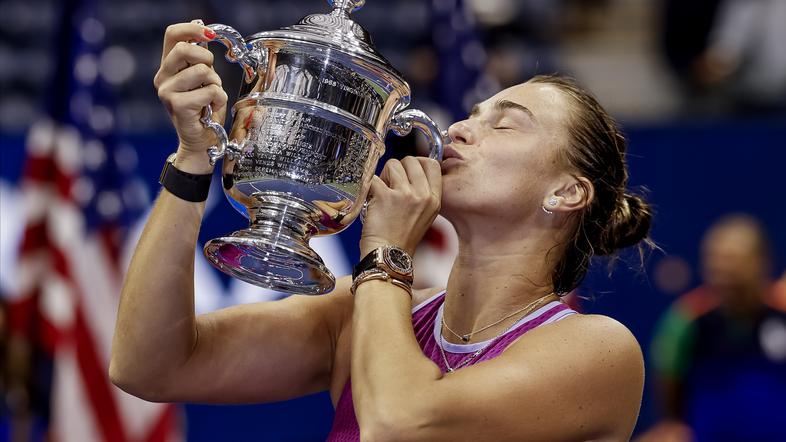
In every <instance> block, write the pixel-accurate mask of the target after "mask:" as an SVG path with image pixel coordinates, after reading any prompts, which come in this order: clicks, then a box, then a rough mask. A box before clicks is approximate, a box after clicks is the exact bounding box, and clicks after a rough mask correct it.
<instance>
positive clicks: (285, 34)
mask: <svg viewBox="0 0 786 442" xmlns="http://www.w3.org/2000/svg"><path fill="white" fill-rule="evenodd" d="M327 3H328V4H329V5H330V6H332V7H333V10H332V11H331V12H329V13H327V14H311V15H308V16H306V17H304V18H303V19H302V20H300V22H298V23H297V24H296V25H292V26H288V27H285V28H281V29H279V30H276V31H265V32H260V33H257V34H254V35H252V36H251V37H249V40H255V39H275V40H296V41H301V42H305V43H316V44H323V45H326V46H329V47H330V48H333V49H338V50H339V51H342V52H345V53H348V54H351V55H353V56H358V57H360V58H363V59H365V60H368V61H371V62H372V63H374V64H376V65H378V66H379V67H380V68H382V69H383V70H385V71H388V72H390V73H392V74H393V75H394V76H396V77H397V78H399V79H400V80H401V82H402V83H405V81H404V79H403V77H402V76H401V74H400V73H399V72H398V71H397V70H396V69H395V68H394V67H393V65H391V64H390V62H389V61H388V60H387V59H385V57H383V56H382V54H380V53H379V51H377V49H376V47H375V46H374V43H373V42H372V40H371V34H369V32H368V31H367V30H366V29H365V28H363V26H361V25H359V24H358V23H357V22H355V21H354V20H352V18H350V14H351V13H352V12H354V11H357V10H358V9H360V8H361V7H362V6H363V4H365V0H327Z"/></svg>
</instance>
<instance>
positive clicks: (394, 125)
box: [390, 109, 451, 161]
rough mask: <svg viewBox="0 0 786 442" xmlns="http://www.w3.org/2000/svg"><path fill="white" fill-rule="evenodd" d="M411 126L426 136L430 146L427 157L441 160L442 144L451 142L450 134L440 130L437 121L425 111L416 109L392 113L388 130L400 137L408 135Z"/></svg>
mask: <svg viewBox="0 0 786 442" xmlns="http://www.w3.org/2000/svg"><path fill="white" fill-rule="evenodd" d="M413 128H415V129H418V130H419V131H421V132H423V134H424V135H425V136H426V138H428V142H429V145H430V146H431V151H430V152H429V155H428V156H429V158H431V159H434V160H437V161H442V150H443V146H444V145H445V144H446V143H450V142H451V139H450V136H449V135H448V133H447V131H440V130H439V127H438V126H437V123H435V122H434V120H432V119H431V118H430V117H429V116H428V115H426V113H425V112H423V111H421V110H418V109H407V110H405V111H403V112H399V113H398V114H396V115H394V116H393V120H391V122H390V130H392V131H393V133H395V134H396V135H398V136H400V137H403V136H405V135H408V134H409V133H410V132H411V131H412V129H413Z"/></svg>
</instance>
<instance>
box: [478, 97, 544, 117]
mask: <svg viewBox="0 0 786 442" xmlns="http://www.w3.org/2000/svg"><path fill="white" fill-rule="evenodd" d="M494 108H495V109H496V110H498V111H500V112H504V111H506V110H508V109H513V110H518V111H521V112H524V113H525V114H527V115H528V116H529V117H530V118H532V119H533V120H534V119H535V114H533V113H532V111H531V110H529V108H528V107H526V106H524V105H521V104H518V103H516V102H513V101H510V100H499V101H497V102H496V103H494ZM479 113H480V105H478V104H476V105H474V106H472V110H471V111H470V113H469V116H470V117H473V116H476V115H478V114H479Z"/></svg>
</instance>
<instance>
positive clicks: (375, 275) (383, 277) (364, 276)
mask: <svg viewBox="0 0 786 442" xmlns="http://www.w3.org/2000/svg"><path fill="white" fill-rule="evenodd" d="M371 280H379V281H387V282H389V283H391V284H393V285H395V286H396V287H399V288H402V289H404V290H406V292H407V294H408V295H409V297H410V298H411V297H412V286H411V285H410V284H408V283H407V282H405V281H401V280H400V279H396V278H394V277H392V276H390V275H389V274H388V273H387V272H385V271H383V270H379V269H372V270H366V271H364V272H363V273H361V274H359V275H358V277H357V278H355V279H354V280H353V281H352V287H350V289H349V291H350V293H352V295H353V296H354V295H355V291H357V289H358V286H359V285H360V284H363V283H364V282H366V281H371Z"/></svg>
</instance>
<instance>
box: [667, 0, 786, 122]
mask: <svg viewBox="0 0 786 442" xmlns="http://www.w3.org/2000/svg"><path fill="white" fill-rule="evenodd" d="M664 26H665V27H664V49H665V52H666V57H667V59H668V61H669V63H670V64H671V66H672V68H673V69H674V70H675V72H676V74H677V76H678V77H679V79H680V80H681V81H682V84H683V85H684V86H685V91H686V93H687V99H688V102H689V107H690V108H692V109H691V110H693V111H700V112H710V113H713V112H714V113H717V112H718V111H721V112H723V111H731V112H736V113H751V112H770V111H782V110H783V109H786V51H784V50H783V47H782V44H783V42H784V41H786V2H784V1H782V0H700V1H692V2H681V1H677V0H667V2H666V8H665V19H664Z"/></svg>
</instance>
